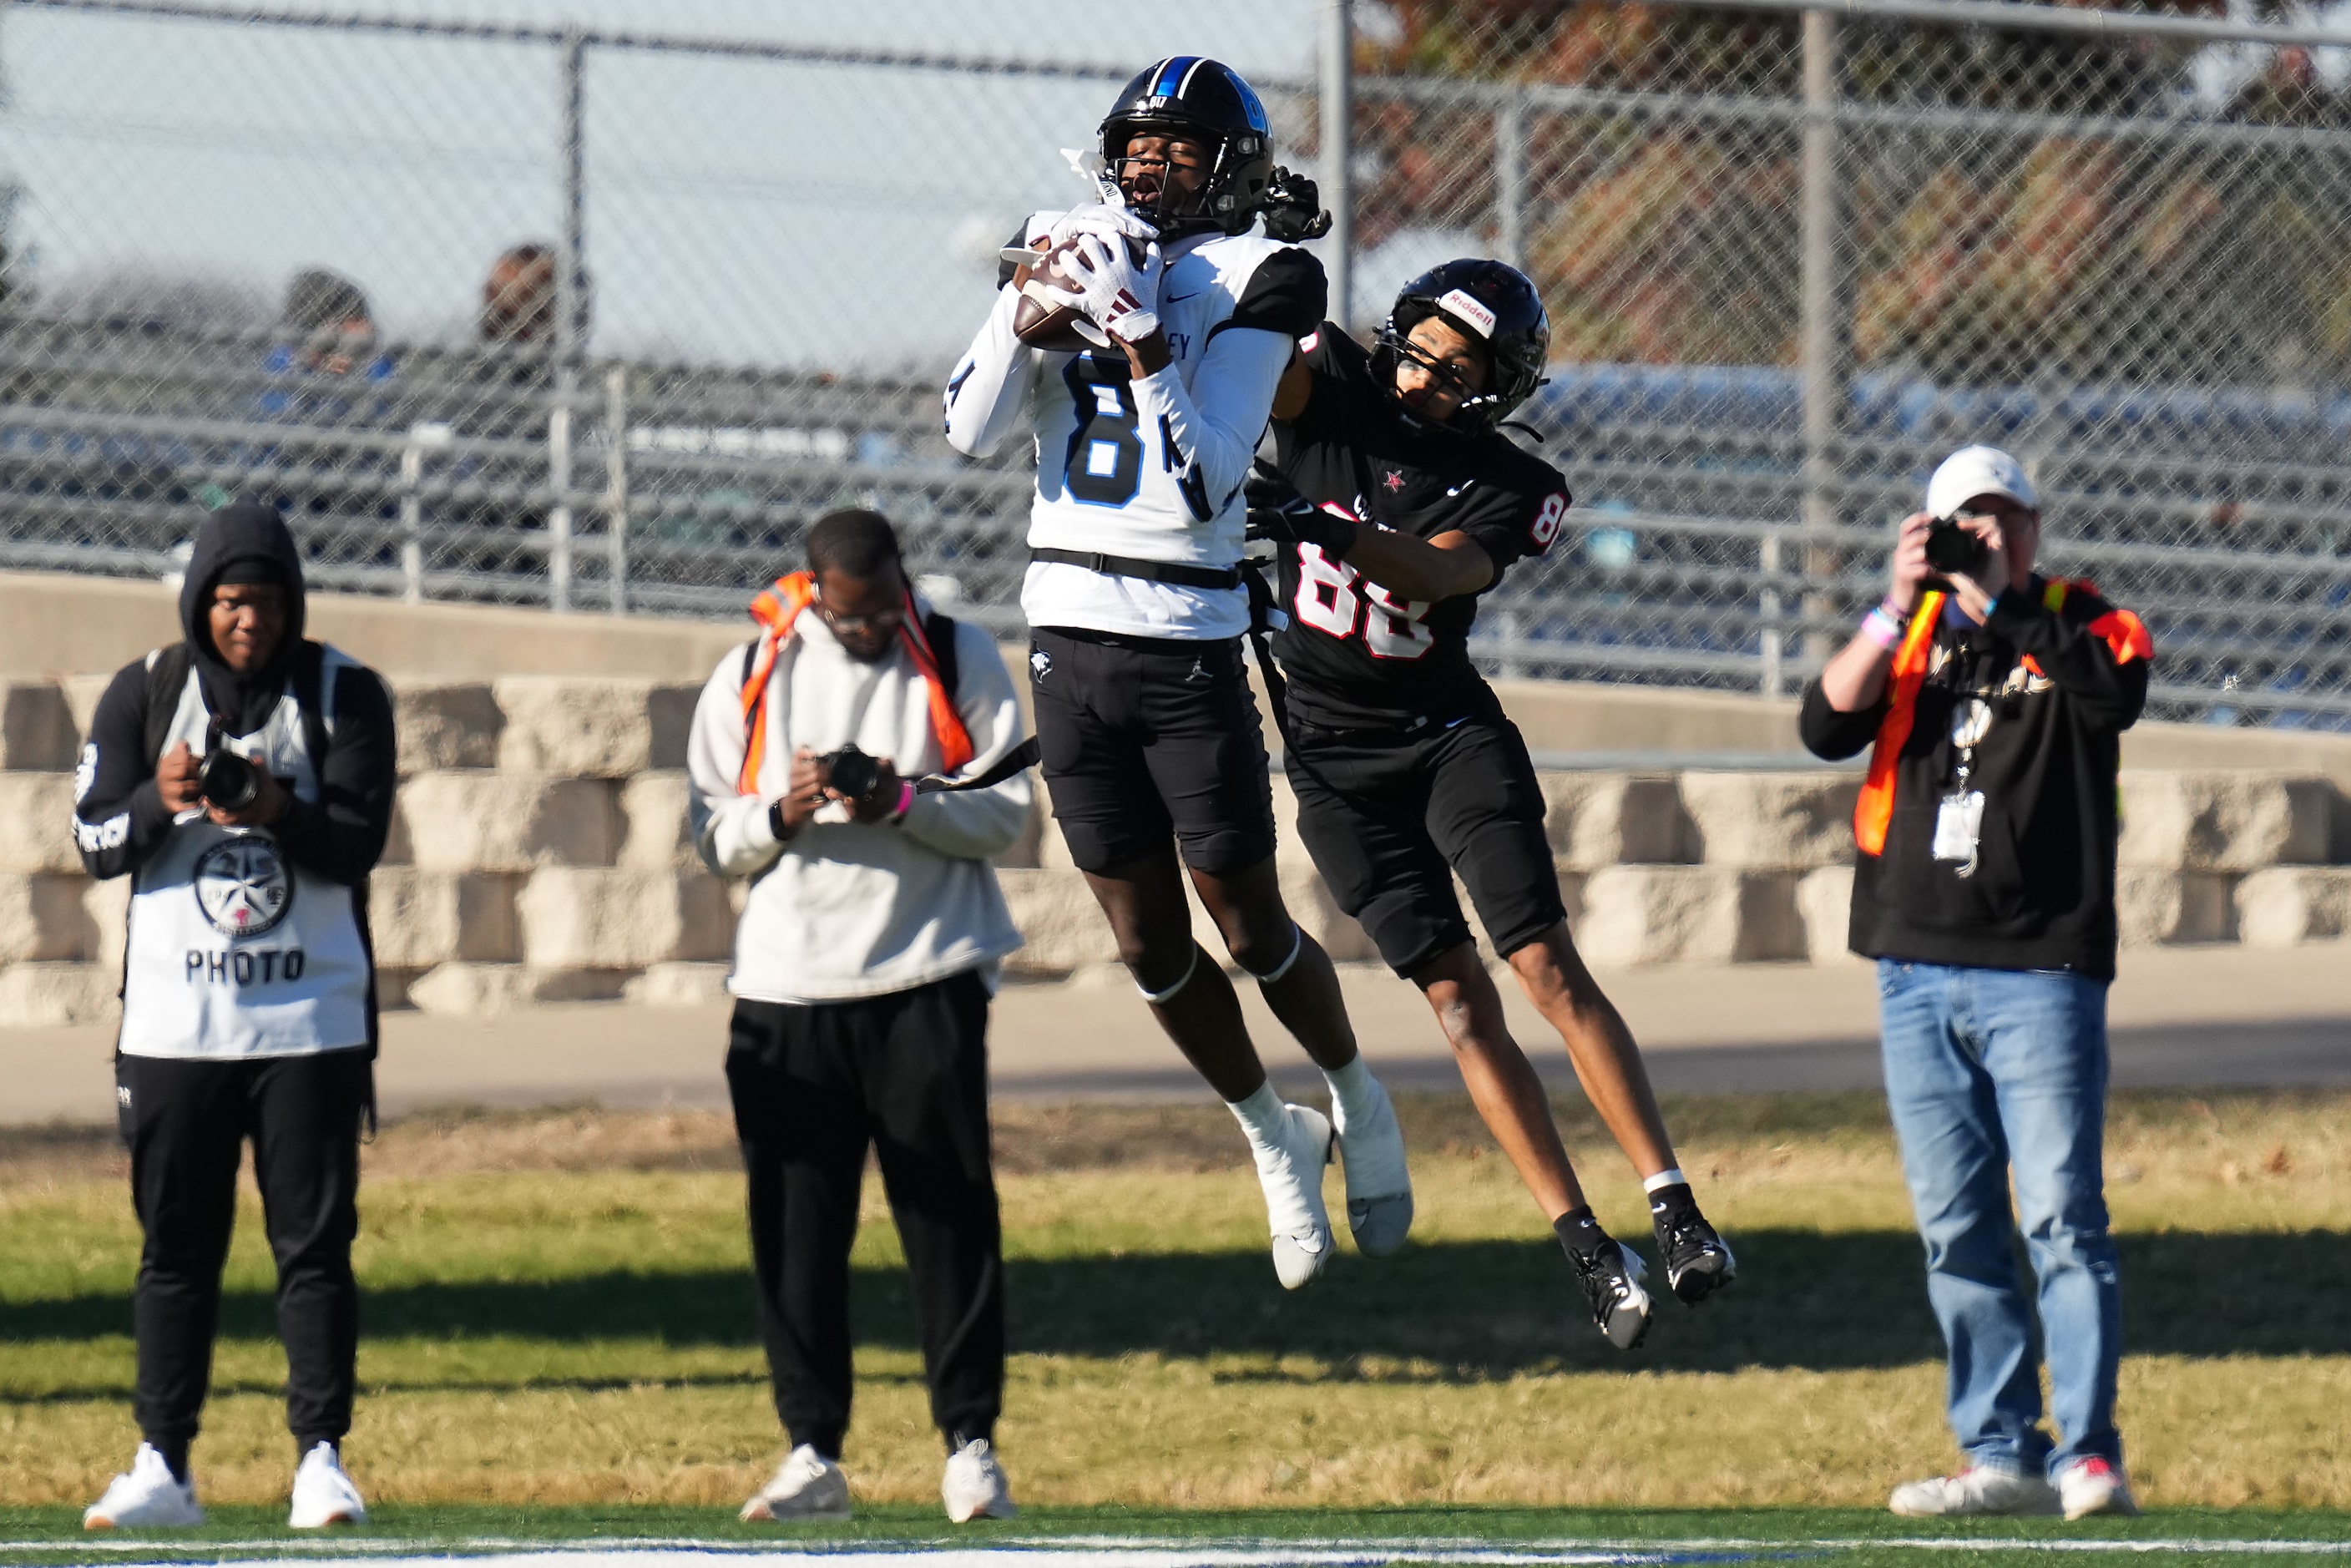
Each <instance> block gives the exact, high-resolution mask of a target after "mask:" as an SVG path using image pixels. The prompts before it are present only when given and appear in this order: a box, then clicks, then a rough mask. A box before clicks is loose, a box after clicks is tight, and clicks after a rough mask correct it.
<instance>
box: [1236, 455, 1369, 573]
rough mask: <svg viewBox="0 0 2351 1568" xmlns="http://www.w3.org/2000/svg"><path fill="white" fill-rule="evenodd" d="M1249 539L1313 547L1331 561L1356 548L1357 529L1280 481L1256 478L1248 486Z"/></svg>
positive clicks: (1350, 522) (1252, 478) (1347, 520)
mask: <svg viewBox="0 0 2351 1568" xmlns="http://www.w3.org/2000/svg"><path fill="white" fill-rule="evenodd" d="M1248 497H1249V538H1253V539H1273V540H1276V541H1278V542H1280V543H1282V544H1290V545H1313V546H1315V547H1316V548H1317V549H1321V550H1322V553H1323V554H1324V555H1326V556H1328V557H1330V558H1331V559H1332V560H1344V559H1346V558H1347V552H1348V551H1349V550H1351V549H1354V548H1355V525H1354V523H1353V521H1351V520H1350V519H1348V518H1345V517H1335V516H1333V515H1332V514H1331V513H1329V512H1326V511H1324V510H1322V507H1317V506H1316V505H1314V503H1313V502H1311V501H1309V500H1308V499H1307V498H1306V497H1303V496H1301V495H1300V494H1299V493H1298V492H1297V491H1295V490H1293V489H1291V488H1290V486H1289V485H1288V484H1287V483H1286V482H1284V481H1282V480H1280V479H1269V478H1267V477H1265V476H1262V475H1259V476H1252V477H1251V478H1250V480H1249V490H1248Z"/></svg>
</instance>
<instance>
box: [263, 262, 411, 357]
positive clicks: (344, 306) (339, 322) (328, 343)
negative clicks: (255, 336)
mask: <svg viewBox="0 0 2351 1568" xmlns="http://www.w3.org/2000/svg"><path fill="white" fill-rule="evenodd" d="M264 368H265V369H266V370H267V371H269V372H270V373H271V374H272V375H277V376H285V375H298V376H304V377H309V376H321V377H332V378H335V379H337V380H350V381H357V382H383V381H388V380H390V379H391V376H392V356H391V355H389V354H387V353H384V352H383V351H382V350H381V349H380V348H379V347H378V344H377V334H376V325H375V313H374V311H372V310H371V309H370V308H368V300H367V296H366V295H365V294H362V293H360V287H359V285H358V284H356V283H353V282H352V281H351V280H350V278H348V277H343V276H342V275H341V274H340V273H334V272H329V271H326V270H325V269H324V268H320V267H312V268H309V269H308V270H306V271H302V272H298V273H296V274H295V275H294V280H293V281H292V282H291V283H289V284H287V286H286V308H285V310H284V312H283V313H282V315H281V317H280V319H279V323H278V340H277V343H276V344H275V345H274V346H272V348H271V349H270V350H269V357H268V359H267V360H266V361H265V362H264Z"/></svg>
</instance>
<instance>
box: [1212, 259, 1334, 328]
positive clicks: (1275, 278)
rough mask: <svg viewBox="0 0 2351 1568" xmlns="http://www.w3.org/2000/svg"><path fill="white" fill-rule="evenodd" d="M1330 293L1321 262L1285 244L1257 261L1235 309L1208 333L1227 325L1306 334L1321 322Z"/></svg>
mask: <svg viewBox="0 0 2351 1568" xmlns="http://www.w3.org/2000/svg"><path fill="white" fill-rule="evenodd" d="M1330 294H1331V284H1330V280H1329V279H1327V278H1325V277H1323V276H1322V263H1321V262H1319V261H1317V260H1315V259H1314V258H1313V257H1312V256H1310V255H1308V254H1307V253H1306V252H1304V251H1302V250H1300V249H1298V248H1297V247H1296V246H1286V247H1284V248H1283V249H1280V250H1278V251H1275V252H1274V253H1273V254H1272V255H1271V256H1267V257H1266V258H1265V259H1264V260H1263V261H1261V262H1259V263H1258V264H1257V270H1256V271H1255V272H1252V273H1250V274H1249V282H1248V283H1247V284H1246V285H1245V286H1243V287H1242V289H1241V297H1240V298H1239V299H1238V301H1237V302H1236V303H1235V304H1234V306H1233V313H1232V314H1231V315H1229V316H1228V317H1226V318H1225V319H1223V320H1221V321H1219V322H1217V324H1216V325H1215V326H1214V327H1212V328H1210V329H1208V336H1209V337H1211V338H1213V337H1215V336H1216V335H1217V333H1219V332H1221V331H1223V330H1224V329H1226V328H1228V327H1255V328H1257V329H1259V330H1260V331H1266V332H1279V333H1280V334H1281V335H1282V336H1283V337H1285V338H1303V337H1305V336H1306V335H1307V334H1308V333H1310V332H1311V331H1313V330H1314V329H1315V328H1316V327H1317V326H1319V325H1321V324H1322V309H1323V307H1324V306H1325V305H1326V304H1327V303H1328V302H1329V299H1330Z"/></svg>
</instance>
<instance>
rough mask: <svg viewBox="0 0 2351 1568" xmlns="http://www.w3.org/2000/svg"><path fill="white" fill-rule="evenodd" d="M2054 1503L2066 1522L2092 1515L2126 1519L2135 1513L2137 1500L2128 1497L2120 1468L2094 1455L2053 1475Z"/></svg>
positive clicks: (2075, 1461) (2127, 1482)
mask: <svg viewBox="0 0 2351 1568" xmlns="http://www.w3.org/2000/svg"><path fill="white" fill-rule="evenodd" d="M2057 1501H2058V1504H2059V1506H2061V1507H2063V1508H2064V1511H2065V1517H2066V1518H2068V1519H2087V1518H2089V1517H2090V1516H2091V1515H2092V1514H2094V1513H2113V1514H2121V1515H2125V1516H2128V1515H2130V1514H2134V1513H2137V1511H2138V1500H2137V1498H2135V1497H2133V1496H2131V1490H2130V1482H2129V1480H2128V1479H2126V1478H2125V1477H2124V1475H2123V1468H2122V1467H2121V1466H2120V1465H2117V1464H2116V1463H2114V1462H2113V1461H2112V1460H2109V1459H2102V1458H2098V1457H2097V1456H2096V1455H2095V1454H2093V1455H2092V1456H2090V1457H2089V1458H2086V1459H2075V1460H2074V1462H2073V1463H2072V1464H2070V1465H2067V1466H2066V1467H2065V1468H2064V1469H2062V1470H2059V1471H2058V1472H2057Z"/></svg>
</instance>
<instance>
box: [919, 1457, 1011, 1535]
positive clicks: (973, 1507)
mask: <svg viewBox="0 0 2351 1568" xmlns="http://www.w3.org/2000/svg"><path fill="white" fill-rule="evenodd" d="M939 1496H940V1498H941V1499H942V1500H944V1501H945V1502H946V1505H947V1518H948V1519H950V1520H952V1521H955V1522H956V1523H957V1524H969V1523H970V1522H971V1521H973V1520H975V1519H1015V1518H1018V1517H1019V1513H1020V1511H1019V1509H1017V1508H1015V1507H1013V1506H1012V1483H1011V1482H1010V1481H1008V1480H1006V1479H1004V1467H1003V1466H1002V1465H1000V1464H998V1462H997V1458H996V1449H995V1448H993V1447H992V1446H990V1444H989V1443H988V1440H987V1438H985V1437H974V1438H973V1439H972V1440H971V1441H970V1442H968V1443H966V1444H965V1445H964V1446H963V1447H962V1448H957V1449H956V1451H955V1452H954V1453H952V1454H949V1455H948V1456H947V1469H946V1474H945V1475H943V1476H941V1477H940V1478H939Z"/></svg>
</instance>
